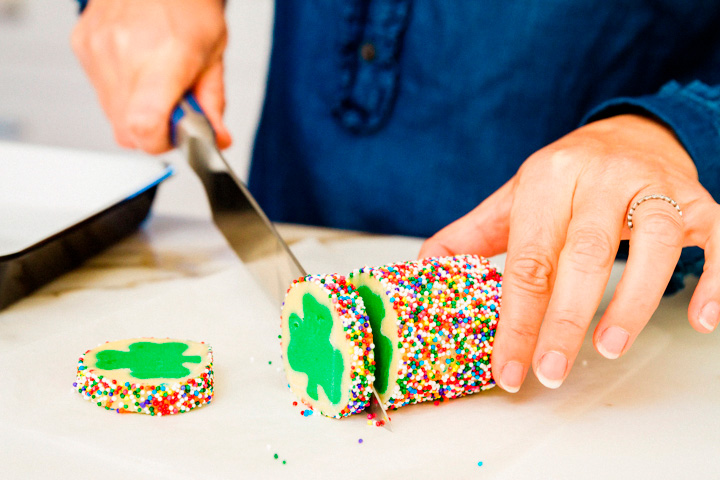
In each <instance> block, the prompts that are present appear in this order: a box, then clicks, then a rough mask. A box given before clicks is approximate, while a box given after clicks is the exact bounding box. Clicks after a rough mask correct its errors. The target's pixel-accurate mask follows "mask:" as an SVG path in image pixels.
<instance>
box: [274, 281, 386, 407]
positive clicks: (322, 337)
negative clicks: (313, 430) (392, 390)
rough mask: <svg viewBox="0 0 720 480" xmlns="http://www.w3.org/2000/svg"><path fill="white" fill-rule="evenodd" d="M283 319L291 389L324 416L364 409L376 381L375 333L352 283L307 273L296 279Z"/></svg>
mask: <svg viewBox="0 0 720 480" xmlns="http://www.w3.org/2000/svg"><path fill="white" fill-rule="evenodd" d="M281 317H282V322H281V328H282V336H281V346H282V349H283V361H284V363H285V371H286V373H287V376H288V384H289V386H290V389H291V390H292V391H293V392H294V393H295V394H296V395H297V396H298V397H299V398H300V399H301V400H302V401H303V403H305V404H306V405H309V406H310V407H312V408H313V409H314V410H316V411H319V412H320V413H322V414H323V415H325V416H329V417H334V418H340V417H344V416H347V415H350V414H353V413H357V412H359V411H361V410H363V409H364V408H365V406H366V405H367V403H368V401H369V399H370V397H371V395H372V384H373V381H374V372H375V362H374V353H373V345H372V332H371V330H370V323H369V320H368V317H367V315H366V314H365V308H364V306H363V303H362V299H361V298H360V297H359V296H358V294H357V292H356V291H355V289H354V288H353V287H352V285H350V284H349V283H348V282H347V279H346V278H345V277H344V276H342V275H308V276H306V277H303V278H300V279H298V280H296V281H294V282H293V284H292V285H291V286H290V288H289V289H288V293H287V295H286V297H285V302H284V303H283V309H282V315H281Z"/></svg>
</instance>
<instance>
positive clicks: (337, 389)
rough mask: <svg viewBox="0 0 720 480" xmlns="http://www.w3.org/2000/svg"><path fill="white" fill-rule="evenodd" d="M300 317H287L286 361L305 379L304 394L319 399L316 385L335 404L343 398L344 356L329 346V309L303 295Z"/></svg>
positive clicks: (330, 326)
mask: <svg viewBox="0 0 720 480" xmlns="http://www.w3.org/2000/svg"><path fill="white" fill-rule="evenodd" d="M302 305H303V318H300V316H298V315H297V314H296V313H293V314H291V315H290V319H289V320H290V341H289V342H288V349H287V359H288V363H289V364H290V366H291V367H292V368H293V370H295V371H296V372H303V373H306V374H307V376H308V385H307V394H308V395H309V396H310V398H312V399H313V400H317V399H318V385H319V386H321V387H322V388H323V390H324V391H325V395H327V397H328V399H329V400H330V401H331V402H332V403H334V404H336V403H338V402H339V401H340V399H341V398H342V391H341V387H342V373H343V357H342V353H341V352H340V350H337V349H335V348H333V346H332V344H331V343H330V332H331V331H332V327H333V321H332V314H331V313H330V309H329V308H327V307H326V306H324V305H321V304H320V303H319V302H318V301H317V300H315V298H313V296H312V295H311V294H309V293H306V294H305V295H304V296H303V300H302Z"/></svg>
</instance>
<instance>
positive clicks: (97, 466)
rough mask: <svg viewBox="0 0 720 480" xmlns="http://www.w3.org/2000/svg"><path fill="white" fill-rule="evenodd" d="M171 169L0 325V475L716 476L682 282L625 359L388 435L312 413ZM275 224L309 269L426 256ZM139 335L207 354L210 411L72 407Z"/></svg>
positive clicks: (718, 415) (586, 364) (429, 416)
mask: <svg viewBox="0 0 720 480" xmlns="http://www.w3.org/2000/svg"><path fill="white" fill-rule="evenodd" d="M168 160H169V161H171V162H173V163H175V164H176V169H177V173H176V175H175V176H174V178H171V179H170V180H168V181H166V182H165V183H164V184H163V185H161V187H160V189H159V194H158V197H157V199H156V202H155V205H154V208H153V212H152V214H151V216H150V218H149V219H148V220H147V221H146V222H145V224H144V225H143V227H142V229H141V230H140V231H139V232H137V233H136V234H134V235H132V236H130V237H128V238H127V239H125V240H124V241H122V242H120V243H119V244H117V245H116V246H114V247H112V248H110V249H109V250H107V251H105V252H104V253H102V254H100V255H98V256H96V257H94V258H92V259H91V260H89V261H88V262H86V263H85V264H84V265H83V266H82V267H81V268H79V269H77V270H75V271H73V272H71V273H68V274H66V275H64V276H63V277H61V278H59V279H57V280H56V281H54V282H52V283H51V284H49V285H47V286H46V287H44V288H42V289H41V290H39V291H37V292H36V293H35V294H33V295H31V296H30V297H28V298H26V299H23V300H21V301H20V302H18V303H16V304H14V305H12V306H11V307H9V308H7V309H5V310H3V311H1V312H0V362H1V363H2V368H0V477H2V478H4V479H6V478H7V479H10V478H77V477H78V476H79V475H82V476H92V477H94V476H102V477H103V478H130V476H135V477H136V478H176V477H178V476H184V477H186V478H358V479H359V478H363V479H367V478H390V477H392V478H493V479H523V478H558V479H559V478H568V479H570V478H573V479H575V478H583V479H585V478H598V479H600V478H602V479H606V478H693V479H697V478H720V462H718V461H717V459H716V456H717V451H718V447H719V446H720V408H719V407H720V356H719V355H718V352H720V335H717V334H716V335H701V334H699V333H696V332H695V331H694V330H692V328H691V327H690V326H689V325H688V323H687V319H686V309H687V303H688V301H689V298H690V293H691V291H692V288H693V286H694V284H692V283H691V284H690V285H689V286H688V288H687V289H686V290H685V291H683V292H680V293H679V294H677V295H675V296H673V297H670V298H666V299H664V300H663V302H662V304H661V307H660V310H659V311H658V312H657V313H656V315H655V316H654V317H653V319H652V321H651V323H650V324H649V325H648V327H647V328H646V330H645V331H644V332H643V333H642V335H641V336H640V337H639V338H638V340H637V342H636V344H635V345H634V347H633V348H632V349H631V351H630V352H628V354H627V355H625V356H624V357H623V358H621V359H618V360H614V361H610V360H606V359H603V358H602V357H601V356H600V355H599V354H597V353H596V352H595V351H594V349H593V348H592V345H591V344H590V342H589V339H588V340H587V341H586V343H585V345H584V346H583V348H582V350H581V352H580V355H579V357H578V360H577V364H576V367H575V369H574V370H573V372H572V373H571V374H570V376H569V378H568V379H567V381H566V382H565V384H564V385H563V386H562V387H561V388H560V389H558V390H548V389H546V388H544V387H542V386H541V385H540V384H539V383H538V382H537V381H536V380H535V379H534V378H530V379H528V381H527V383H526V385H525V386H524V387H523V389H522V390H521V392H519V393H517V394H514V395H511V394H507V393H505V392H503V391H501V390H500V389H492V390H490V391H488V392H484V393H480V394H476V395H473V396H470V397H465V398H462V399H457V400H452V401H448V402H443V403H441V404H440V405H438V406H435V405H433V404H432V403H431V404H422V405H416V406H409V407H404V408H402V409H400V410H397V411H395V412H392V413H391V417H392V432H390V431H388V430H386V429H383V428H377V427H374V426H369V425H368V424H367V419H366V418H365V417H364V416H362V415H356V416H354V417H351V418H347V419H344V420H331V419H327V418H324V417H321V416H319V415H318V414H314V415H311V416H308V417H306V416H303V415H302V414H301V407H300V406H293V401H294V400H295V398H294V397H293V395H292V393H291V392H290V391H289V390H288V388H287V384H286V383H287V382H286V381H285V379H284V372H283V371H282V368H281V362H280V348H279V343H278V340H277V336H278V333H279V306H278V305H275V304H274V303H273V302H272V301H271V300H266V297H265V296H264V295H263V294H262V292H261V290H260V289H259V287H258V286H257V285H256V284H255V282H254V280H253V278H252V277H251V276H250V275H249V273H248V271H247V270H246V269H245V267H244V265H243V264H242V263H241V262H240V260H239V259H238V258H237V257H235V256H234V254H233V252H232V250H231V249H230V248H229V246H228V245H227V243H226V242H225V240H224V237H222V235H221V234H220V232H219V231H218V230H217V229H216V228H215V227H214V225H213V224H212V222H211V220H210V215H209V209H208V207H207V203H206V202H205V200H204V197H203V192H202V189H201V187H200V183H199V182H198V181H197V180H196V179H195V178H194V177H193V176H192V174H191V173H190V170H189V168H186V167H185V166H184V164H183V163H182V162H181V161H179V159H178V158H177V157H176V156H173V155H170V156H169V157H168ZM280 230H281V232H282V233H283V235H284V236H285V237H286V239H287V240H288V242H289V243H290V244H291V246H292V248H293V251H294V252H295V254H296V255H297V256H298V258H299V259H300V260H301V262H302V263H303V264H304V266H305V267H306V269H307V270H308V271H309V272H318V273H319V272H331V271H338V272H349V271H350V270H351V269H353V268H355V267H358V266H361V265H364V264H382V263H387V262H392V261H399V260H405V259H412V258H414V257H415V256H416V254H417V252H418V249H419V247H420V245H421V243H422V242H421V240H420V239H415V238H403V237H384V236H375V235H366V234H360V233H355V232H343V231H335V230H329V229H317V228H308V227H299V226H290V225H281V226H280ZM493 260H494V261H495V263H496V264H497V265H499V266H500V267H501V266H502V264H503V258H502V257H498V258H495V259H493ZM621 272H622V264H617V265H616V268H615V270H614V271H613V275H612V280H611V286H610V288H612V287H613V286H614V285H615V284H616V283H617V280H618V278H619V276H620V274H621ZM610 293H611V290H609V291H608V292H607V293H606V295H605V298H604V300H603V304H602V307H601V308H605V306H606V305H607V302H608V300H609V298H610ZM140 336H155V337H176V338H187V339H193V340H201V341H206V342H208V343H210V344H211V345H213V349H214V352H215V369H216V370H215V371H216V395H215V398H214V399H213V402H212V404H211V405H210V406H207V407H204V408H202V409H199V410H197V411H193V412H190V413H187V414H182V415H175V416H172V417H163V418H158V417H148V416H144V415H119V414H115V413H111V412H108V411H105V410H103V409H100V408H97V407H95V406H94V405H92V404H90V403H88V402H85V401H84V400H82V398H81V397H80V395H78V394H77V393H76V392H75V391H74V390H73V388H72V382H73V380H74V375H75V367H76V361H77V358H78V356H79V355H80V354H81V353H83V352H84V351H85V350H87V349H89V348H92V347H94V346H95V345H97V344H99V343H102V342H104V341H107V340H117V339H123V338H132V337H140ZM361 440H362V441H361ZM276 455H277V458H276V457H275V456H276Z"/></svg>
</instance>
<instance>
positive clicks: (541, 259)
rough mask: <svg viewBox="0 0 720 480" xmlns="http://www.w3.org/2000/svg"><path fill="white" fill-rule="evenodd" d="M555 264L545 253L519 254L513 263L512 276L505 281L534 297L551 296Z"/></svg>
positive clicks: (530, 252) (528, 252) (529, 252)
mask: <svg viewBox="0 0 720 480" xmlns="http://www.w3.org/2000/svg"><path fill="white" fill-rule="evenodd" d="M553 270H554V269H553V262H552V261H551V259H550V257H548V255H547V254H546V253H544V252H539V251H526V252H521V253H519V254H518V255H517V256H516V257H515V258H514V260H513V262H512V270H511V271H512V274H511V275H509V276H507V277H506V279H505V281H506V282H509V283H510V284H511V285H513V286H514V287H516V288H518V289H519V290H521V291H523V292H525V293H529V294H532V295H544V294H549V293H550V291H551V290H552V286H551V284H552V275H553Z"/></svg>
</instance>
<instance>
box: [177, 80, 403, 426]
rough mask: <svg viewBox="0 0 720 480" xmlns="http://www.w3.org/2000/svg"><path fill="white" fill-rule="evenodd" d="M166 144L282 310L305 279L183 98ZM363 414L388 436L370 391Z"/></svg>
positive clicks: (192, 103) (198, 111)
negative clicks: (295, 282)
mask: <svg viewBox="0 0 720 480" xmlns="http://www.w3.org/2000/svg"><path fill="white" fill-rule="evenodd" d="M170 138H171V141H172V143H173V145H175V146H177V147H179V148H180V149H181V150H182V151H183V153H184V154H185V156H186V158H187V161H188V163H189V164H190V166H191V167H192V169H193V170H194V171H195V174H196V175H197V176H198V177H199V178H200V181H201V182H202V184H203V186H204V187H205V191H206V192H207V196H208V200H209V202H210V207H211V210H212V216H213V221H214V222H215V224H216V225H217V227H218V229H219V230H220V231H221V232H222V234H223V235H224V236H225V238H226V239H227V241H228V243H229V244H230V247H231V248H232V249H233V250H234V251H235V253H236V254H237V256H238V257H240V260H242V262H243V263H244V264H245V266H246V267H247V268H248V270H249V271H250V273H251V274H252V275H253V277H254V278H255V279H256V280H257V281H258V283H259V284H260V286H261V287H262V289H263V291H265V292H266V293H267V294H268V295H269V296H270V298H271V299H272V300H275V301H277V304H278V305H282V303H283V302H284V300H285V293H286V292H287V288H288V286H289V285H290V284H291V283H292V281H293V280H295V279H297V278H299V277H303V276H305V275H306V272H305V269H304V268H303V267H302V265H301V264H300V262H299V261H298V259H297V257H295V255H294V254H293V253H292V250H290V247H288V245H287V243H285V241H284V240H283V238H282V237H281V236H280V234H279V233H278V231H277V229H276V228H275V225H273V223H272V222H271V221H270V219H269V218H268V216H267V215H266V214H265V212H264V211H263V210H262V208H261V207H260V205H259V204H258V202H257V201H256V200H255V198H253V196H252V194H251V193H250V190H248V188H247V187H246V186H245V184H244V183H243V182H242V180H240V178H239V177H238V176H237V175H236V174H235V172H234V171H233V168H232V167H231V166H230V164H229V163H228V162H227V160H225V157H224V156H223V155H222V153H220V150H219V149H218V147H217V144H216V143H215V132H214V131H213V129H212V126H211V125H210V122H209V121H208V119H207V117H206V116H205V113H204V112H203V110H202V108H200V105H199V104H198V102H197V100H196V99H195V98H194V97H193V96H192V95H191V94H186V95H185V96H184V97H183V98H182V99H181V100H180V102H179V103H178V104H177V106H176V107H175V109H174V110H173V112H172V116H171V118H170ZM372 392H373V397H374V398H373V401H371V402H370V405H369V407H368V408H369V409H370V412H371V413H372V414H374V415H375V416H377V417H380V418H382V419H383V422H384V426H385V427H386V428H387V429H388V430H391V428H390V419H389V418H388V416H387V412H386V411H385V408H384V407H383V405H382V403H381V402H380V398H379V396H378V393H377V392H376V391H375V388H373V389H372Z"/></svg>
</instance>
